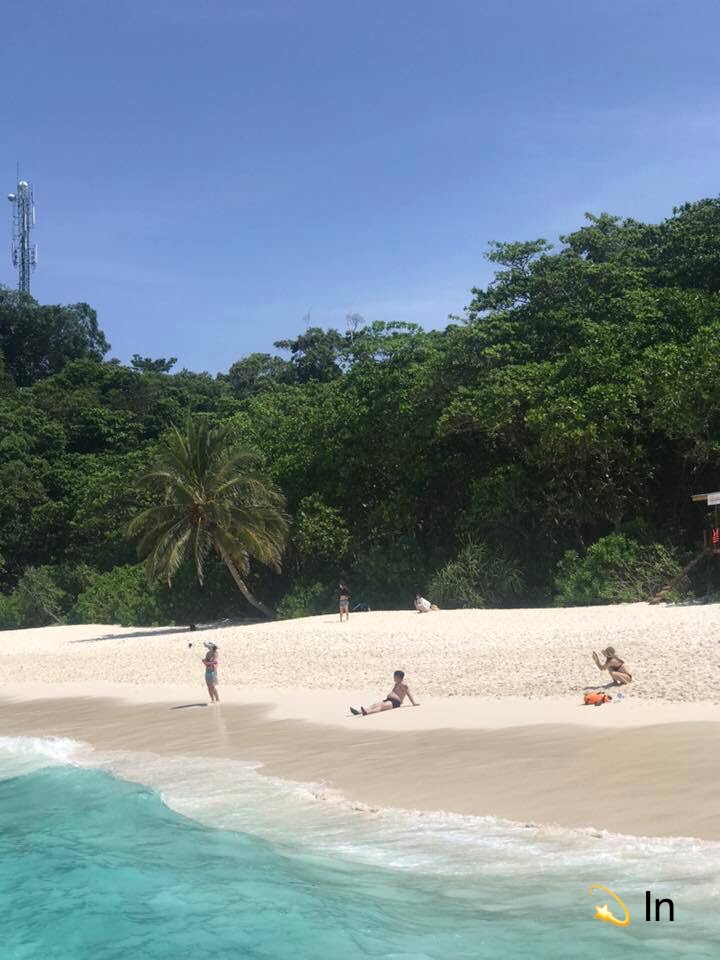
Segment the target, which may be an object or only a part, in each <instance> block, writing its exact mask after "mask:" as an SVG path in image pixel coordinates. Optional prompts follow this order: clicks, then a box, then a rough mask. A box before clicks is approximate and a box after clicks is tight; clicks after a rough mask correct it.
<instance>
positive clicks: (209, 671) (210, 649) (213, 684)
mask: <svg viewBox="0 0 720 960" xmlns="http://www.w3.org/2000/svg"><path fill="white" fill-rule="evenodd" d="M205 646H206V647H207V653H206V654H205V656H204V657H203V659H202V662H203V663H204V664H205V683H206V684H207V688H208V693H209V694H210V702H211V703H220V694H219V693H218V690H217V682H218V675H217V668H218V647H217V644H215V643H205Z"/></svg>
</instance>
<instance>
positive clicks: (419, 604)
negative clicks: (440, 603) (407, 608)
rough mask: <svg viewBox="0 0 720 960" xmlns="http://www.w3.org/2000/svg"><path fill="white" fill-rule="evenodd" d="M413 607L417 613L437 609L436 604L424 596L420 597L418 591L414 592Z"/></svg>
mask: <svg viewBox="0 0 720 960" xmlns="http://www.w3.org/2000/svg"><path fill="white" fill-rule="evenodd" d="M415 609H416V610H417V612H418V613H430V611H431V610H437V609H438V608H437V605H436V604H434V603H430V601H429V600H426V599H425V597H421V596H420V594H419V593H416V594H415Z"/></svg>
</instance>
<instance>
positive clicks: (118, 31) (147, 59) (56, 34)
mask: <svg viewBox="0 0 720 960" xmlns="http://www.w3.org/2000/svg"><path fill="white" fill-rule="evenodd" d="M2 18H3V24H2V54H1V57H0V79H1V80H2V86H1V89H2V91H3V97H2V139H1V141H0V143H1V147H0V172H2V180H1V181H0V187H4V192H7V191H10V190H12V189H13V188H14V180H15V161H16V159H19V160H21V162H22V165H23V173H24V175H25V176H26V177H27V179H30V180H32V181H33V183H34V185H35V193H36V202H37V209H38V226H37V230H36V239H37V241H38V244H39V247H40V265H39V267H38V270H37V272H36V274H35V277H34V281H33V294H34V295H35V296H36V297H37V298H38V299H39V300H40V301H41V302H47V303H49V302H61V303H69V302H76V301H78V300H86V301H88V302H89V303H91V304H92V305H93V306H95V307H96V309H97V310H98V314H99V319H100V323H101V326H102V327H103V329H104V330H105V332H106V335H107V336H108V339H109V340H110V341H111V343H112V351H111V355H113V356H118V357H120V358H121V359H122V360H127V359H129V357H130V356H131V354H132V353H135V352H137V353H141V354H143V355H149V356H168V355H175V356H177V357H179V358H180V365H185V366H188V367H190V368H191V369H196V370H202V369H206V370H210V371H212V372H216V371H218V370H226V369H227V368H228V366H229V365H230V364H231V363H232V362H233V361H234V360H236V359H238V358H239V357H240V356H243V355H245V354H247V353H249V352H251V351H254V350H263V351H265V350H271V349H272V342H273V341H274V340H276V339H280V338H283V337H288V336H292V335H294V334H297V333H299V332H301V330H302V329H303V327H304V325H305V324H306V322H307V314H310V319H311V322H312V324H313V325H320V326H329V325H337V326H340V327H342V326H344V323H345V316H346V315H347V314H348V313H351V312H358V313H361V314H362V315H363V316H364V317H365V318H366V319H367V320H409V321H414V322H418V323H422V324H424V325H426V326H437V327H442V326H444V324H445V323H446V318H447V315H448V314H449V313H454V312H459V311H461V310H462V307H463V306H464V305H465V304H466V303H467V302H468V299H469V295H468V291H469V288H470V287H471V286H473V285H479V284H483V283H484V282H486V281H487V279H488V278H489V277H490V275H491V271H490V269H489V265H488V264H487V263H486V262H485V261H484V258H483V254H484V251H485V250H486V248H487V243H488V241H489V240H520V239H530V238H533V237H537V236H545V237H548V238H551V239H554V238H556V237H557V235H558V234H559V233H563V232H567V231H570V230H572V229H574V228H576V227H577V226H579V225H580V224H581V221H582V217H583V213H584V212H585V211H586V210H590V211H592V212H596V213H597V212H601V211H603V210H606V211H609V212H611V213H617V214H621V215H623V216H634V217H638V218H643V219H649V220H653V219H661V218H662V217H664V216H666V215H668V214H669V213H670V212H671V209H672V207H673V206H674V205H677V204H679V203H681V202H683V201H685V200H691V199H697V198H699V197H702V196H712V195H717V193H718V191H719V190H720V187H719V186H718V185H719V184H720V164H719V163H718V146H719V145H720V125H719V124H718V106H719V104H720V84H719V83H718V62H719V57H718V37H719V36H720V5H718V4H717V2H716V0H691V2H684V0H498V2H494V0H493V2H490V0H103V2H99V0H33V2H32V3H28V2H27V0H22V2H19V0H4V2H3V3H2ZM10 214H11V208H10V204H8V203H6V206H5V214H4V216H5V222H6V230H7V234H8V236H9V232H10ZM0 283H5V284H7V285H11V286H14V285H15V283H16V278H15V274H14V271H13V270H12V266H11V264H10V260H9V255H8V254H4V255H2V258H1V259H0Z"/></svg>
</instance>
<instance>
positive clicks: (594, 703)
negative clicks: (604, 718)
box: [585, 693, 612, 707]
mask: <svg viewBox="0 0 720 960" xmlns="http://www.w3.org/2000/svg"><path fill="white" fill-rule="evenodd" d="M611 699H612V697H609V696H608V695H607V694H606V693H586V694H585V706H589V707H601V706H602V705H603V704H604V703H608V702H609V701H610V700H611Z"/></svg>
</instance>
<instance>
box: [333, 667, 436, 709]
mask: <svg viewBox="0 0 720 960" xmlns="http://www.w3.org/2000/svg"><path fill="white" fill-rule="evenodd" d="M393 679H394V680H395V683H394V685H393V688H392V690H391V691H390V693H389V694H388V695H387V696H386V697H385V699H384V700H381V701H380V703H373V705H372V706H370V707H360V709H359V710H356V709H355V707H350V713H351V714H352V715H353V716H354V717H359V716H360V714H362V715H363V716H364V717H367V715H368V714H369V713H380V712H381V711H382V710H394V709H395V707H399V706H401V705H402V702H403V700H404V699H405V697H407V698H408V700H409V701H410V703H411V704H412V705H413V706H414V707H419V706H420V704H419V703H416V702H415V701H414V700H413V696H412V694H411V693H410V689H409V688H408V685H407V684H406V683H405V682H404V681H405V674H404V673H403V671H402V670H396V671H395V673H394V674H393Z"/></svg>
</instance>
